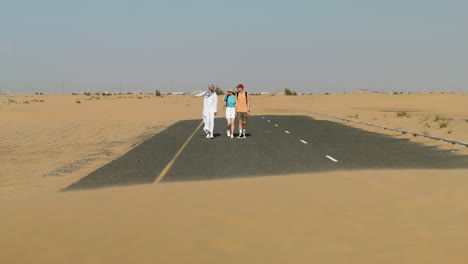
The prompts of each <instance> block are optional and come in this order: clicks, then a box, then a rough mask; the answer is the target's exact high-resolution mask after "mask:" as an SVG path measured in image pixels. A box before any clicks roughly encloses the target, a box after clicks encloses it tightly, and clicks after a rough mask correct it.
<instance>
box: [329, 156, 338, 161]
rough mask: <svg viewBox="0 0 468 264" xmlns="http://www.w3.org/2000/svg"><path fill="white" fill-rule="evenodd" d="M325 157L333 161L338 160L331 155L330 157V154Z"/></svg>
mask: <svg viewBox="0 0 468 264" xmlns="http://www.w3.org/2000/svg"><path fill="white" fill-rule="evenodd" d="M326 157H327V158H329V159H330V160H332V161H333V162H338V161H337V160H336V159H334V158H333V157H330V156H328V155H327V156H326Z"/></svg>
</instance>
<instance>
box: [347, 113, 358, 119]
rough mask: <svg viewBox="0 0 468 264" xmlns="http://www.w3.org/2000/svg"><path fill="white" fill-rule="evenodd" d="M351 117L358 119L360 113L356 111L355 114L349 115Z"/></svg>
mask: <svg viewBox="0 0 468 264" xmlns="http://www.w3.org/2000/svg"><path fill="white" fill-rule="evenodd" d="M349 117H350V118H356V119H358V118H359V113H356V114H355V115H349Z"/></svg>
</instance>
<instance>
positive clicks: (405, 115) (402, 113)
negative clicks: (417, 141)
mask: <svg viewBox="0 0 468 264" xmlns="http://www.w3.org/2000/svg"><path fill="white" fill-rule="evenodd" d="M396 116H397V117H410V116H409V114H408V112H406V111H403V112H398V113H397V114H396Z"/></svg>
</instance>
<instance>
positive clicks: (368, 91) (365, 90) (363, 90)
mask: <svg viewBox="0 0 468 264" xmlns="http://www.w3.org/2000/svg"><path fill="white" fill-rule="evenodd" d="M356 93H371V91H370V90H369V89H357V90H356Z"/></svg>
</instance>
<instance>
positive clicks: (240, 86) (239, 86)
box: [236, 83, 244, 89]
mask: <svg viewBox="0 0 468 264" xmlns="http://www.w3.org/2000/svg"><path fill="white" fill-rule="evenodd" d="M236 87H237V88H242V89H244V85H243V84H242V83H240V84H238V85H237V86H236Z"/></svg>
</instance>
